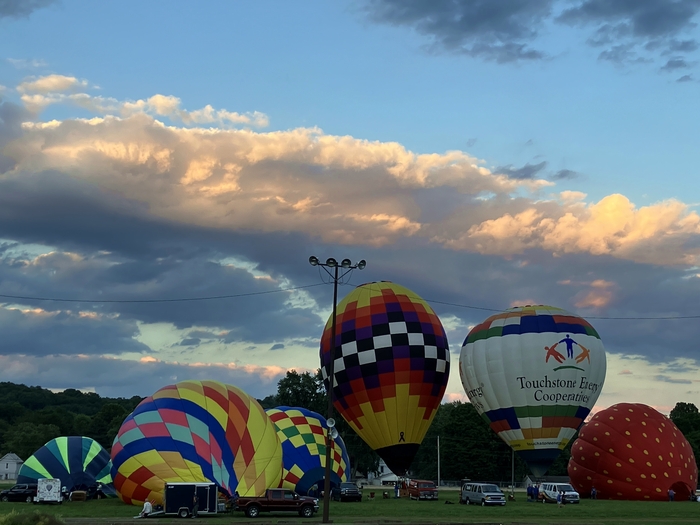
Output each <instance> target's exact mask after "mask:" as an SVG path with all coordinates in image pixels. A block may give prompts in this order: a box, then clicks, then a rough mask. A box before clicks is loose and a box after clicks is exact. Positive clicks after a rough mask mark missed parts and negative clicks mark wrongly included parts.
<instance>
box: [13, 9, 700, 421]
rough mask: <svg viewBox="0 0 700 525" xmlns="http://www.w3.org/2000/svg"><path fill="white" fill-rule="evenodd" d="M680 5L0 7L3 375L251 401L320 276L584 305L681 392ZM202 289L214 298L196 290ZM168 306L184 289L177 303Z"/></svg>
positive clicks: (620, 347)
mask: <svg viewBox="0 0 700 525" xmlns="http://www.w3.org/2000/svg"><path fill="white" fill-rule="evenodd" d="M698 21H700V0H647V1H645V2H638V1H637V0H619V1H616V2H608V1H606V0H501V1H498V2H493V1H489V0H439V1H437V0H357V1H352V2H351V1H346V0H338V1H335V2H326V1H320V0H319V1H314V0H309V1H306V2H302V3H296V2H282V1H268V0H258V1H256V2H222V1H211V2H197V3H192V2H185V1H176V0H173V1H170V2H167V3H165V2H145V3H144V2H138V1H131V0H122V1H120V2H112V1H105V2H89V1H87V0H60V1H59V0H56V1H53V0H0V334H2V337H0V381H13V382H18V383H25V384H30V385H40V386H43V387H46V388H52V389H56V390H60V389H65V388H79V389H83V390H86V391H94V392H97V393H99V394H100V395H106V396H125V397H130V396H133V395H140V396H147V395H150V394H152V393H153V392H154V391H155V390H157V389H158V388H160V387H162V386H164V385H167V384H170V383H173V382H176V381H180V380H184V379H216V380H221V381H225V382H228V383H231V384H234V385H236V386H239V387H241V388H242V389H244V390H245V391H247V392H248V393H250V394H251V395H253V396H255V397H258V398H262V397H265V396H267V395H269V394H273V393H275V391H276V385H277V381H278V380H279V379H280V378H281V377H283V376H284V374H285V373H286V372H287V371H288V370H291V369H295V370H298V371H306V370H311V371H313V370H315V369H316V368H318V366H319V361H318V351H319V350H318V347H319V339H320V335H321V332H322V330H323V325H324V324H325V322H326V320H327V319H328V316H329V315H330V312H331V307H332V297H333V286H332V285H331V284H330V283H329V281H328V278H327V276H325V274H324V273H322V272H319V269H318V268H313V267H311V266H310V265H309V264H308V258H309V256H311V255H316V256H317V257H319V258H320V259H321V260H325V259H326V258H328V257H334V258H336V259H338V260H340V259H343V258H350V259H351V260H352V261H358V260H360V259H365V260H366V261H367V267H366V269H364V270H363V271H359V270H355V271H354V272H352V273H351V274H350V275H348V276H346V278H345V279H344V280H343V282H342V283H341V286H340V287H339V295H340V297H341V298H342V297H343V296H344V295H346V294H347V293H349V292H350V291H351V290H352V289H353V287H354V286H357V285H359V284H362V283H364V282H370V281H379V280H389V281H393V282H396V283H399V284H401V285H403V286H406V287H408V288H410V289H411V290H413V291H415V292H416V293H418V294H419V295H420V296H421V297H423V298H425V299H426V300H428V301H429V302H430V303H431V305H432V306H433V308H434V309H435V311H436V313H437V314H438V315H439V316H440V319H441V320H442V322H443V325H444V326H445V329H446V331H447V335H448V340H449V343H450V352H451V359H452V369H451V377H450V381H449V384H448V388H447V392H446V396H445V401H450V400H466V395H465V393H464V390H463V388H462V385H461V383H460V380H459V374H458V367H457V362H458V359H459V352H460V349H461V345H462V342H463V341H464V339H465V337H466V335H467V333H468V332H469V330H470V329H471V328H472V327H473V326H475V325H476V324H478V323H480V322H481V321H483V320H485V319H486V317H488V316H489V315H491V314H492V313H494V311H500V310H503V309H506V308H509V307H512V306H517V305H522V304H548V305H553V306H557V307H560V308H564V309H566V310H569V311H570V312H573V313H576V314H578V315H581V316H583V317H585V318H586V319H588V320H589V321H590V322H591V324H593V326H594V327H595V328H596V329H597V331H598V332H599V333H600V335H601V338H602V340H603V342H604V344H605V348H606V351H607V363H608V372H607V378H606V382H605V385H604V387H603V390H602V393H601V395H600V398H599V399H598V402H597V407H598V408H603V407H608V406H610V405H612V404H614V403H618V402H637V403H645V404H648V405H651V406H654V407H656V408H657V409H658V410H660V411H662V412H665V413H668V412H669V411H670V410H671V409H672V408H673V407H674V405H675V404H676V403H677V402H680V401H683V402H690V403H694V404H696V405H698V404H700V382H699V381H700V380H699V379H698V378H699V377H700V375H699V374H698V372H699V371H700V362H699V361H698V357H699V355H700V354H699V353H698V341H699V340H700V322H699V319H700V302H699V301H698V297H700V215H699V214H698V204H699V203H700V184H697V183H696V177H697V169H698V165H700V162H699V161H700V148H698V145H697V137H698V133H699V132H700V120H699V119H698V118H697V115H699V114H700V96H698V94H699V92H700V84H699V81H700V65H699V63H698V59H699V57H700V50H698V47H699V43H700V29H698V26H697V24H698ZM212 297H216V298H214V299H206V298H212ZM182 299H186V300H182Z"/></svg>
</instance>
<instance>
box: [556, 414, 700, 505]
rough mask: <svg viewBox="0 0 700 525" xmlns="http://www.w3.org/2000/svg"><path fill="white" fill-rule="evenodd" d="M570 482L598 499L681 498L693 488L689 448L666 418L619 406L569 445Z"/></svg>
mask: <svg viewBox="0 0 700 525" xmlns="http://www.w3.org/2000/svg"><path fill="white" fill-rule="evenodd" d="M568 471H569V477H570V478H571V484H572V485H573V486H574V487H575V488H576V490H578V491H579V492H580V493H581V494H590V493H591V488H592V487H595V488H596V491H597V493H598V498H600V499H624V500H642V501H644V500H651V501H654V500H656V501H664V500H666V499H667V498H668V491H669V489H673V491H674V492H675V496H676V499H677V500H687V499H688V497H689V496H690V494H691V493H695V488H696V487H697V484H698V467H697V464H696V463H695V456H694V454H693V449H692V447H691V446H690V443H688V440H687V439H686V438H685V436H684V435H683V433H682V432H681V431H680V430H678V427H676V425H675V424H674V423H673V421H671V420H670V419H669V418H667V417H666V416H664V415H663V414H661V413H660V412H657V411H656V410H654V409H653V408H651V407H650V406H647V405H642V404H637V403H619V404H617V405H613V406H611V407H610V408H607V409H605V410H602V411H601V412H598V413H597V414H596V415H595V416H593V417H592V418H591V419H590V421H588V423H586V424H585V425H583V427H582V428H581V431H580V432H579V437H578V439H577V440H576V441H574V444H573V445H572V447H571V459H570V460H569V467H568Z"/></svg>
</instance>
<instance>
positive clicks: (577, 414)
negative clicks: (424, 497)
mask: <svg viewBox="0 0 700 525" xmlns="http://www.w3.org/2000/svg"><path fill="white" fill-rule="evenodd" d="M605 370H606V361H605V349H604V348H603V343H602V342H601V340H600V336H599V335H598V332H596V331H595V329H594V328H593V327H592V326H591V325H590V324H589V323H588V322H587V321H586V320H584V319H583V318H581V317H579V316H577V315H574V314H571V313H569V312H567V311H565V310H561V309H559V308H554V307H551V306H541V305H538V306H522V307H516V308H511V309H509V310H506V311H504V312H503V313H500V314H496V315H493V316H491V317H489V318H488V319H486V321H484V322H483V323H481V324H479V325H477V326H475V327H474V328H473V329H472V330H471V331H470V332H469V335H467V338H466V339H465V341H464V344H463V346H462V351H461V353H460V358H459V371H460V377H461V379H462V385H463V386H464V390H465V391H466V393H467V396H468V397H469V400H470V401H471V403H472V404H473V405H474V407H475V408H476V409H477V411H478V412H479V413H480V414H481V415H482V417H483V418H484V419H485V420H486V421H487V422H488V423H489V425H490V426H491V428H492V429H493V431H494V432H496V433H497V434H498V435H499V436H500V437H501V439H503V441H505V442H506V443H508V444H509V445H510V446H511V447H512V448H513V449H514V450H515V451H516V452H517V453H518V454H519V455H520V456H521V457H522V458H523V459H524V460H525V461H526V462H527V463H528V466H529V467H530V469H531V470H532V472H533V474H535V475H536V476H542V475H544V473H545V472H546V471H547V469H548V468H549V466H550V465H551V463H552V462H553V461H554V460H555V459H556V458H557V456H558V455H559V453H560V452H561V450H562V449H563V448H564V447H566V445H567V444H568V442H569V441H570V440H571V438H572V437H573V436H574V434H575V433H576V430H577V429H578V428H579V426H581V424H582V423H583V421H584V419H585V418H586V416H587V415H588V413H589V412H590V410H591V408H592V407H593V405H594V404H595V402H596V400H597V399H598V396H599V395H600V391H601V389H602V387H603V382H604V380H605Z"/></svg>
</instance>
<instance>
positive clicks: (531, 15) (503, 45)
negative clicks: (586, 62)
mask: <svg viewBox="0 0 700 525" xmlns="http://www.w3.org/2000/svg"><path fill="white" fill-rule="evenodd" d="M364 5H365V9H364V12H365V13H366V15H367V17H368V18H369V19H370V20H372V21H374V22H377V23H383V24H389V25H393V26H401V27H409V28H412V29H414V30H415V31H417V32H418V33H420V34H422V35H424V36H426V37H428V38H429V39H430V41H431V43H432V45H431V49H434V50H439V51H443V52H450V53H461V54H465V55H468V56H473V57H476V58H481V59H484V60H488V61H494V62H497V63H502V64H507V63H513V62H525V61H533V60H542V59H546V58H549V56H548V54H547V53H546V52H545V51H543V50H542V49H541V48H540V46H538V45H537V43H538V41H539V40H540V37H541V36H542V35H543V34H545V33H546V32H547V30H548V28H549V26H551V24H553V23H559V24H563V25H564V26H570V27H576V28H578V27H584V28H587V29H591V30H592V33H590V36H589V38H588V44H589V45H591V46H593V47H597V48H601V51H600V54H599V58H600V59H601V60H607V61H611V62H614V63H616V64H628V63H644V62H650V61H652V60H655V59H659V58H661V57H663V56H665V55H667V54H670V53H672V54H676V55H677V54H679V53H690V52H693V51H695V50H697V49H698V42H697V40H695V39H694V38H686V36H687V35H686V34H687V33H690V32H691V31H692V29H693V28H694V27H695V24H696V22H695V19H696V16H697V14H698V11H700V3H699V2H698V1H697V0H670V1H669V0H648V1H643V2H640V1H637V0H619V1H615V2H609V1H608V0H537V1H526V0H507V1H501V2H489V1H486V0H454V1H444V2H435V1H431V0H366V2H365V4H364ZM680 59H681V60H682V57H681V58H680Z"/></svg>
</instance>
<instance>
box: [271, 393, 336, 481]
mask: <svg viewBox="0 0 700 525" xmlns="http://www.w3.org/2000/svg"><path fill="white" fill-rule="evenodd" d="M267 415H268V416H270V419H271V420H272V422H273V423H274V424H275V427H276V428H277V436H278V437H279V439H280V442H281V443H282V463H283V465H284V470H283V472H282V481H281V482H280V487H281V488H288V489H292V490H296V491H297V492H298V493H300V494H307V493H308V491H309V489H310V488H311V487H312V486H313V485H316V484H318V483H320V482H322V481H323V479H324V477H325V469H326V433H327V432H328V425H327V424H326V419H325V418H324V417H323V416H321V415H320V414H317V413H316V412H312V411H311V410H307V409H305V408H297V407H284V406H283V407H277V408H270V409H268V410H267ZM331 462H332V463H331V485H336V486H337V485H340V483H341V482H344V481H347V480H348V475H349V470H350V460H349V458H348V453H347V451H346V450H345V443H343V439H342V438H341V437H340V436H337V437H335V438H334V439H333V450H332V452H331Z"/></svg>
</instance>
